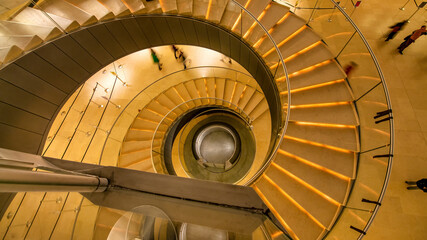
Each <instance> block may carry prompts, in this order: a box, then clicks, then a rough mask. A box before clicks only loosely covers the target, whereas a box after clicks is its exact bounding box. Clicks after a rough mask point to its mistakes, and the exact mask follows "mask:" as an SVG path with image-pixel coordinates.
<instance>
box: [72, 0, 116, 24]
mask: <svg viewBox="0 0 427 240" xmlns="http://www.w3.org/2000/svg"><path fill="white" fill-rule="evenodd" d="M67 2H69V3H71V4H73V5H74V6H76V7H78V8H80V9H82V10H84V11H85V12H87V13H89V14H90V15H94V16H95V17H96V18H97V19H99V21H106V20H110V19H113V18H115V16H114V14H113V13H112V12H111V11H110V10H108V9H107V8H106V7H105V6H104V5H102V4H101V3H100V2H98V1H97V0H67Z"/></svg>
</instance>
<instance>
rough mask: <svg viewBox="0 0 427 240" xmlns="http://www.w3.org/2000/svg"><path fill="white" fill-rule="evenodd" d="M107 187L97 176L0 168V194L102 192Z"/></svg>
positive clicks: (103, 180)
mask: <svg viewBox="0 0 427 240" xmlns="http://www.w3.org/2000/svg"><path fill="white" fill-rule="evenodd" d="M107 186H108V180H107V179H106V178H100V177H97V176H86V175H71V174H63V173H51V172H40V171H38V172H35V171H28V170H18V169H9V168H0V192H103V191H105V189H107Z"/></svg>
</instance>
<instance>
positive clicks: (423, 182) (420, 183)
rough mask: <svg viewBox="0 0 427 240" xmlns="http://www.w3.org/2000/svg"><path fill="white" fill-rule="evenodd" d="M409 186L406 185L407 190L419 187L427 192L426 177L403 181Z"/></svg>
mask: <svg viewBox="0 0 427 240" xmlns="http://www.w3.org/2000/svg"><path fill="white" fill-rule="evenodd" d="M405 183H406V184H408V185H409V186H408V187H406V189H408V190H414V189H418V188H419V189H421V190H423V192H427V178H423V179H420V180H418V181H416V182H415V181H405Z"/></svg>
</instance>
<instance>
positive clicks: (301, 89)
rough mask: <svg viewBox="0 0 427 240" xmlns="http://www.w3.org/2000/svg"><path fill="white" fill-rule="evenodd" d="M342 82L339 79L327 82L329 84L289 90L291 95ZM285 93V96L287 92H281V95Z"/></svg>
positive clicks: (342, 80)
mask: <svg viewBox="0 0 427 240" xmlns="http://www.w3.org/2000/svg"><path fill="white" fill-rule="evenodd" d="M344 81H345V80H344V79H339V80H334V81H329V82H325V83H320V84H315V85H311V86H307V87H302V88H298V89H293V90H291V93H296V92H301V91H306V90H310V89H315V88H320V87H325V86H329V85H333V84H336V83H342V82H344ZM285 93H286V94H287V93H288V92H283V94H285Z"/></svg>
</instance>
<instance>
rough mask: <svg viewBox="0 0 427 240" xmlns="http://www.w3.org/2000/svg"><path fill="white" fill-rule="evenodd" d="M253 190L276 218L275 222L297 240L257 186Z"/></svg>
mask: <svg viewBox="0 0 427 240" xmlns="http://www.w3.org/2000/svg"><path fill="white" fill-rule="evenodd" d="M253 189H254V190H255V192H257V194H258V196H259V197H260V198H261V199H262V201H263V202H264V203H265V205H267V207H268V209H269V210H270V211H271V212H272V213H273V215H274V216H276V218H277V220H278V221H279V222H280V224H281V225H282V226H283V227H284V228H285V229H286V231H287V232H288V233H289V235H291V237H292V238H293V239H295V240H299V238H298V237H297V235H296V234H295V233H294V232H293V231H292V229H291V228H290V227H289V225H288V224H287V223H286V222H285V220H283V218H282V216H280V214H279V213H278V212H277V211H276V209H274V207H273V205H271V203H270V202H269V201H268V199H267V198H266V197H265V196H264V194H263V193H262V192H261V190H259V188H258V187H257V186H253Z"/></svg>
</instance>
